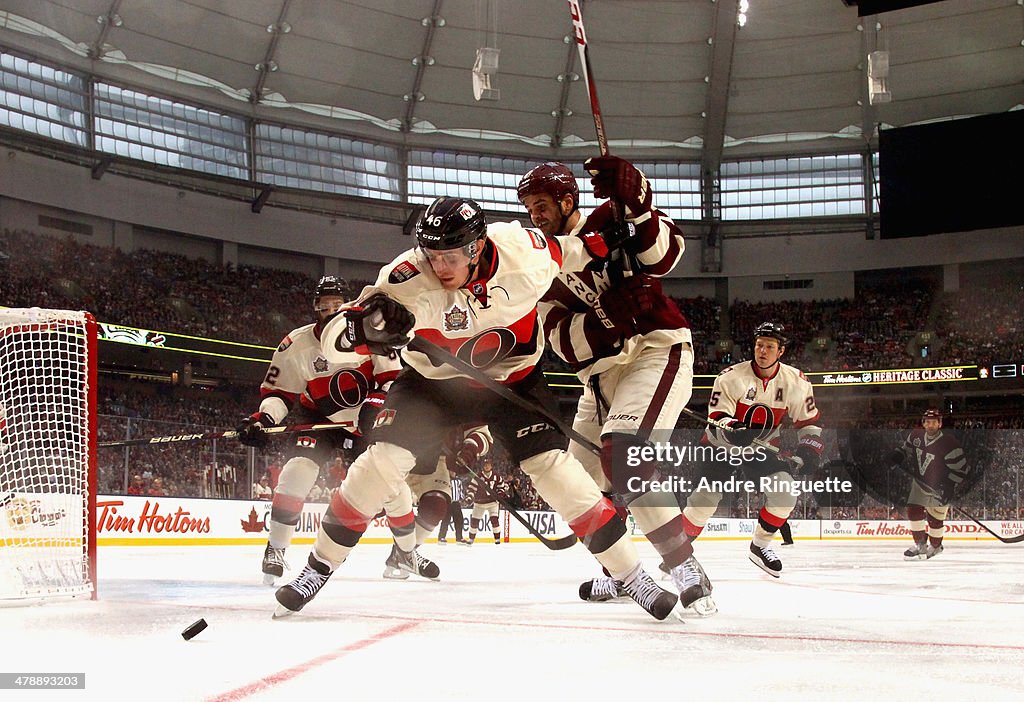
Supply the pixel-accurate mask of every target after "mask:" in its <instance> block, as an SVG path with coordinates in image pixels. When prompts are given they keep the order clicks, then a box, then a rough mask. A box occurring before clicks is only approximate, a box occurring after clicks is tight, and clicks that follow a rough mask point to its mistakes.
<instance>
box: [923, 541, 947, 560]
mask: <svg viewBox="0 0 1024 702" xmlns="http://www.w3.org/2000/svg"><path fill="white" fill-rule="evenodd" d="M944 550H945V549H944V548H943V547H942V544H939V545H938V546H932V545H931V544H928V548H927V550H926V551H925V557H926V558H929V559H931V558H935V557H936V556H937V555H939V554H940V553H942V552H943V551H944Z"/></svg>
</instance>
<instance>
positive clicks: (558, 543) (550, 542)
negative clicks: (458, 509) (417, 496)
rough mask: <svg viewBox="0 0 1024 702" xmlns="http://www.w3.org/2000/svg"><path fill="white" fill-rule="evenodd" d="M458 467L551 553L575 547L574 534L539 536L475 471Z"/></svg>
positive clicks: (465, 466)
mask: <svg viewBox="0 0 1024 702" xmlns="http://www.w3.org/2000/svg"><path fill="white" fill-rule="evenodd" d="M460 467H462V468H465V469H466V470H467V471H469V474H470V475H472V476H473V477H474V478H476V479H477V481H478V483H479V485H480V486H481V487H483V489H484V493H485V494H486V495H487V497H489V498H490V499H491V500H493V501H495V502H497V503H498V504H499V505H501V506H502V507H504V508H505V511H506V512H508V513H509V514H511V515H512V518H513V519H515V520H516V521H517V522H519V523H520V524H522V525H523V526H524V527H526V530H527V531H528V532H530V533H531V534H533V535H534V536H535V537H537V540H538V541H540V542H541V543H542V544H544V545H545V546H547V547H548V548H549V549H551V550H552V551H561V550H563V549H567V548H570V547H571V546H573V545H575V543H576V541H577V539H576V534H569V535H568V536H563V537H561V538H558V539H549V538H547V537H546V536H544V535H543V534H541V533H540V532H539V531H537V530H536V529H535V528H534V526H533V525H532V524H530V522H529V520H527V519H526V517H524V516H523V515H521V514H519V512H518V511H517V510H516V509H515V508H514V507H512V505H510V504H509V503H508V502H506V501H505V500H503V499H501V498H500V497H498V496H497V495H495V494H494V493H493V492H491V488H490V486H488V485H487V481H485V480H484V479H483V478H481V477H480V475H479V474H478V473H477V472H476V471H475V470H473V469H472V468H470V467H469V466H467V465H465V464H460Z"/></svg>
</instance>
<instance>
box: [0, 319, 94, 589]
mask: <svg viewBox="0 0 1024 702" xmlns="http://www.w3.org/2000/svg"><path fill="white" fill-rule="evenodd" d="M95 328H96V325H95V321H94V320H93V319H92V317H91V316H90V315H89V314H88V313H86V312H68V311H61V310H43V309H38V308H32V309H0V505H2V506H0V598H3V599H11V598H24V597H47V596H52V595H83V594H91V593H94V592H95V532H94V530H93V529H92V515H93V513H94V509H93V506H94V505H95V494H94V492H95V487H94V486H95V445H96V441H95V421H96V412H95V395H96V372H95V363H96V359H95V349H96V344H95Z"/></svg>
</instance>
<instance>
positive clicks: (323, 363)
mask: <svg viewBox="0 0 1024 702" xmlns="http://www.w3.org/2000/svg"><path fill="white" fill-rule="evenodd" d="M327 368H328V365H327V359H326V358H324V357H323V356H317V357H316V360H315V361H313V370H315V371H316V372H317V373H323V372H325V371H326V370H327Z"/></svg>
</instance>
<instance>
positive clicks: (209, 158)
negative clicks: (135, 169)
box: [94, 82, 249, 180]
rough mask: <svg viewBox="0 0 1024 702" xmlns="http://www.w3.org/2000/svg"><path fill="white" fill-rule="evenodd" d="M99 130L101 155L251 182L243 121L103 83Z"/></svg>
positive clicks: (98, 105)
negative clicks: (103, 152)
mask: <svg viewBox="0 0 1024 702" xmlns="http://www.w3.org/2000/svg"><path fill="white" fill-rule="evenodd" d="M94 129H95V132H96V137H95V138H96V149H97V150H99V151H105V152H107V153H112V154H116V155H118V156H124V157H127V158H134V159H140V160H143V161H148V162H150V163H158V164H161V165H164V166H172V167H174V168H182V169H186V170H191V171H200V172H203V173H211V174H214V175H221V176H227V177H230V178H240V179H243V180H249V158H248V155H247V153H248V151H247V146H248V136H247V127H246V121H245V119H244V118H242V117H238V116H235V115H229V114H224V113H220V112H215V111H213V110H209V109H206V108H202V107H196V106H194V105H188V104H185V103H182V102H176V101H173V100H168V99H166V98H162V97H157V96H153V95H147V94H145V93H141V92H138V91H136V90H129V89H127V88H122V87H120V86H117V85H112V84H110V83H102V82H99V83H96V89H95V118H94Z"/></svg>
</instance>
